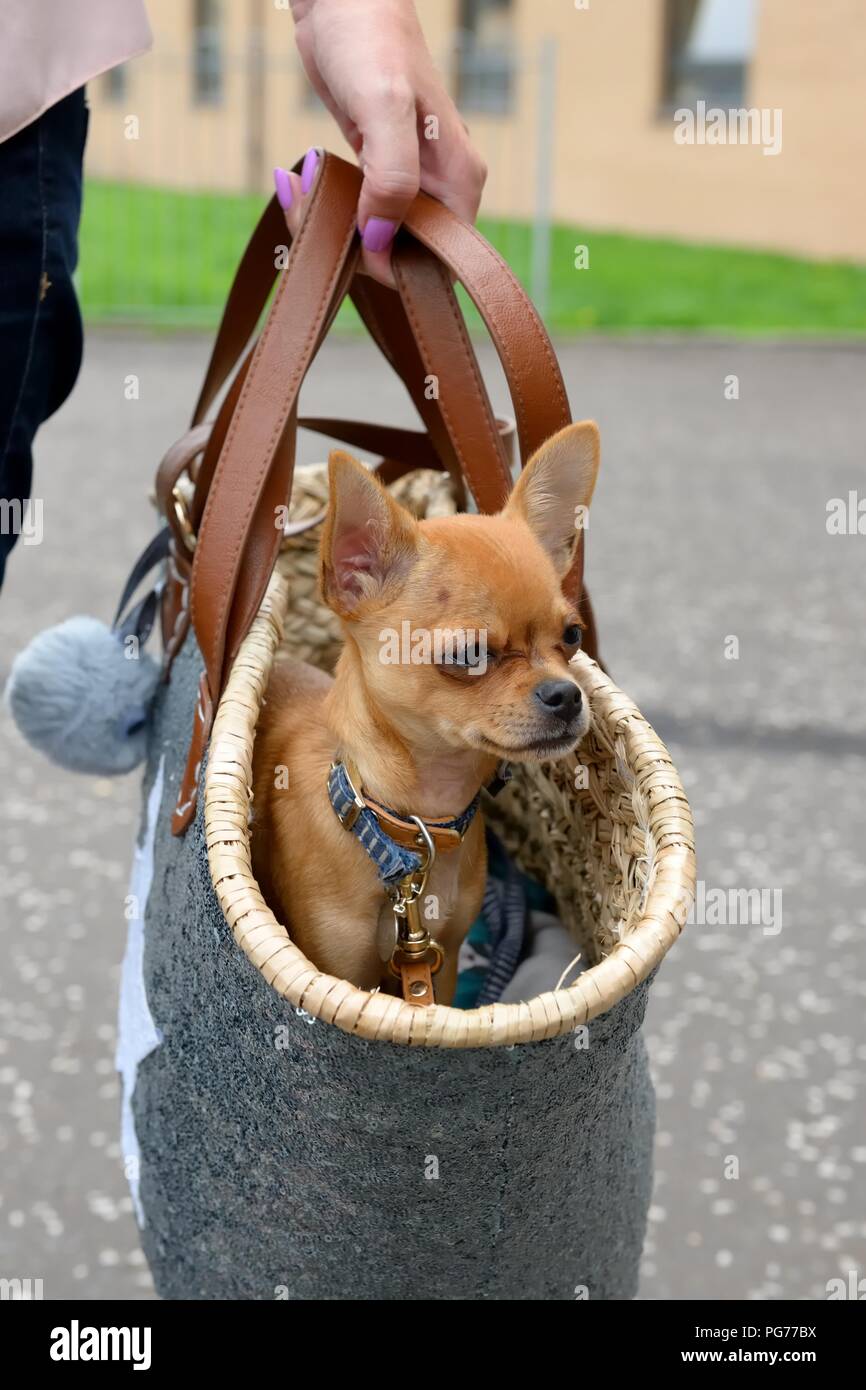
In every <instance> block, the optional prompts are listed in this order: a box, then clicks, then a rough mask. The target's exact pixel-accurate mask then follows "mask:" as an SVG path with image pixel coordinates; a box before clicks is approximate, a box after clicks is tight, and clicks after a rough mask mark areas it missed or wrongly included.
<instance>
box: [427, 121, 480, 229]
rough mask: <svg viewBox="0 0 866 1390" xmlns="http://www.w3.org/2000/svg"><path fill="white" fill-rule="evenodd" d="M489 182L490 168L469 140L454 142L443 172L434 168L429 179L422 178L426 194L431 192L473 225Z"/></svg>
mask: <svg viewBox="0 0 866 1390" xmlns="http://www.w3.org/2000/svg"><path fill="white" fill-rule="evenodd" d="M437 162H438V161H437ZM486 182H487V165H486V164H485V163H484V160H483V159H482V158H481V155H480V154H479V153H478V151H477V150H476V149H475V148H474V147H473V146H472V145H470V143H469V141H468V139H464V140H463V141H459V142H455V145H454V146H453V147H452V154H451V156H450V158H449V159H448V162H447V165H445V167H444V168H443V169H442V170H441V171H440V170H439V169H438V168H436V167H435V165H434V169H432V170H431V172H430V177H429V178H428V177H426V175H425V176H424V177H422V186H423V188H424V189H425V191H426V192H428V193H432V194H433V196H434V197H436V198H438V199H439V200H440V202H442V203H444V204H445V206H446V207H447V208H450V209H451V211H452V212H454V213H456V214H457V216H458V217H461V218H462V219H463V221H464V222H474V221H475V219H476V217H477V216H478V209H479V207H480V206H481V195H482V193H483V192H484V185H485V183H486Z"/></svg>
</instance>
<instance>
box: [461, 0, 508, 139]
mask: <svg viewBox="0 0 866 1390" xmlns="http://www.w3.org/2000/svg"><path fill="white" fill-rule="evenodd" d="M512 8H513V7H512V3H511V0H460V9H459V32H458V34H457V63H456V67H457V82H456V87H457V103H458V105H459V106H460V107H461V108H462V109H463V110H464V111H491V112H500V113H501V112H506V111H510V110H511V105H512V98H513V89H514V40H513V36H512V32H511V24H512Z"/></svg>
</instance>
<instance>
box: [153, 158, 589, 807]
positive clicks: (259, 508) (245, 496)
mask: <svg viewBox="0 0 866 1390" xmlns="http://www.w3.org/2000/svg"><path fill="white" fill-rule="evenodd" d="M360 179H361V175H360V172H359V170H357V169H356V168H355V167H354V166H352V165H349V164H346V163H345V162H344V161H343V160H340V159H337V158H336V157H335V156H333V155H327V154H324V153H323V154H322V156H321V160H320V171H319V175H318V178H317V180H316V182H315V184H314V186H313V189H312V191H311V193H310V194H309V196H308V201H307V206H306V209H305V215H304V220H303V223H302V225H301V229H300V231H299V233H298V235H297V237H296V239H295V241H294V242H293V243H292V244H291V245H290V250H289V256H288V264H287V266H286V269H285V270H284V271H283V272H282V276H281V279H280V284H279V287H278V290H277V294H276V296H275V298H274V301H273V303H272V305H271V308H270V311H269V314H268V318H267V322H266V324H265V327H264V329H263V331H262V333H261V336H260V338H259V340H258V342H257V343H256V344H255V346H254V347H253V348H252V349H251V350H250V351H249V352H247V355H246V358H245V359H244V361H243V362H242V363H241V365H240V367H239V368H238V369H237V371H236V373H235V378H234V380H233V382H232V384H231V386H230V388H229V390H228V392H227V393H226V394H225V396H224V398H223V401H222V404H221V406H220V408H219V411H218V413H217V417H216V420H215V421H214V423H213V425H212V426H211V427H209V429H208V431H207V439H206V441H205V442H204V444H203V446H201V447H200V446H199V441H200V438H201V436H200V435H198V434H197V433H196V431H197V429H198V427H200V426H201V427H202V428H204V427H203V426H202V420H203V417H204V416H205V415H206V413H207V412H208V411H209V409H210V407H211V406H212V405H213V403H214V402H215V401H216V399H217V397H218V396H219V394H220V392H221V391H222V389H223V387H224V386H225V383H226V381H228V379H229V376H230V374H231V373H232V371H233V370H234V369H235V365H236V364H237V362H238V360H239V358H240V357H241V356H242V354H243V352H244V349H245V348H246V345H247V343H248V342H249V339H250V338H251V336H252V334H253V332H254V330H255V327H256V324H257V322H258V319H259V317H260V311H261V307H262V304H263V303H264V300H265V299H266V298H267V294H268V292H269V288H270V285H271V284H272V282H273V278H274V274H275V270H274V262H275V256H274V249H275V247H276V246H277V245H280V244H288V243H289V241H290V238H289V235H288V232H287V230H286V227H285V221H284V219H283V216H282V212H281V210H280V209H279V207H278V205H277V204H276V202H275V201H272V202H271V203H270V204H269V205H268V207H267V208H266V209H265V212H264V214H263V216H262V218H261V219H260V221H259V223H258V225H257V227H256V229H255V231H254V233H253V237H252V238H251V241H250V244H249V246H248V248H247V251H246V252H245V253H244V257H243V258H242V261H241V266H240V269H239V272H238V276H237V277H236V280H235V283H234V285H233V286H232V290H231V292H230V295H229V300H228V303H227V306H226V310H225V313H224V315H223V321H222V323H221V326H220V331H219V333H218V335H217V341H216V344H215V347H214V352H213V354H212V357H211V361H210V364H209V367H208V371H207V373H206V377H205V382H204V385H203V388H202V392H201V395H200V397H199V401H198V403H197V406H196V410H195V412H194V416H193V426H194V429H193V431H191V434H190V435H188V436H187V437H186V439H185V441H181V444H182V445H184V447H183V448H182V449H179V454H178V455H176V456H175V457H173V458H172V460H171V464H170V465H168V464H167V465H166V467H165V469H164V470H161V474H162V476H161V480H160V493H161V501H162V502H163V503H164V504H165V505H166V506H167V505H168V500H169V495H170V488H171V487H172V486H173V482H174V477H173V475H174V471H175V469H176V467H177V463H178V457H179V456H180V455H182V456H184V457H185V458H186V459H189V458H190V457H191V456H192V457H195V456H197V454H196V455H191V451H192V450H193V448H194V447H195V449H196V450H197V453H201V463H200V465H199V467H198V473H197V482H196V491H195V498H194V503H193V515H194V517H195V521H196V526H197V531H198V543H197V546H196V549H195V554H194V559H193V565H192V579H191V610H192V621H193V624H194V626H195V631H196V636H197V639H198V643H199V646H200V649H201V652H202V656H203V659H204V662H205V675H206V686H207V692H206V695H207V698H204V697H203V698H202V701H201V702H200V707H199V717H198V718H197V737H196V739H195V740H194V745H193V747H192V748H191V751H190V759H189V762H188V767H187V776H186V777H185V779H184V788H183V791H182V795H181V802H183V803H185V809H184V812H183V815H182V816H180V817H179V818H178V817H176V825H175V828H176V829H178V830H179V829H182V828H183V825H184V824H185V823H187V822H188V819H189V816H190V814H191V811H190V804H194V780H195V775H197V768H198V766H199V765H200V761H201V754H202V751H203V748H204V745H205V741H206V739H207V736H208V733H209V717H210V710H211V709H212V707H213V705H214V704H215V702H216V700H217V699H218V697H219V694H220V692H221V689H222V686H223V683H224V680H225V677H226V675H227V671H228V668H229V666H230V663H231V660H232V658H233V656H234V654H235V652H236V651H237V648H238V646H239V644H240V641H241V640H242V638H243V636H244V634H245V633H246V631H247V629H248V627H249V623H250V622H251V621H252V618H253V616H254V615H255V612H256V611H257V608H258V605H259V603H260V601H261V597H262V595H263V593H264V589H265V586H266V584H267V580H268V576H269V574H270V571H271V569H272V567H273V563H274V560H275V559H276V554H277V550H278V547H279V541H280V534H279V531H278V529H277V527H276V526H275V524H274V517H275V512H276V510H277V508H278V507H280V506H282V505H284V504H286V503H287V502H288V498H289V495H290V491H291V480H292V471H293V465H294V439H295V433H296V429H297V424H298V417H297V401H298V394H299V391H300V387H301V383H302V381H303V379H304V376H305V374H306V372H307V370H308V368H309V365H310V363H311V361H312V359H313V357H314V356H315V353H316V351H317V349H318V347H319V345H320V343H321V341H322V339H323V338H324V336H325V334H326V332H327V330H328V328H329V326H330V324H331V322H332V321H333V318H334V316H335V315H336V312H337V310H338V308H339V305H340V302H341V300H342V299H343V297H344V296H345V294H346V293H347V292H349V291H350V289H351V292H352V294H353V297H354V298H355V301H356V303H357V305H358V308H359V312H361V314H362V317H363V318H364V321H365V322H366V323H367V324H368V326H369V327H370V329H371V332H372V333H373V336H374V338H375V340H376V341H377V343H378V344H379V346H380V347H381V349H382V350H383V352H384V353H385V355H386V357H388V359H389V360H390V361H391V362H393V364H394V365H395V367H396V368H397V370H398V371H399V373H400V375H401V376H402V377H403V379H404V381H405V382H406V385H407V387H408V389H409V390H410V394H411V396H412V399H413V400H414V402H415V404H416V406H417V408H418V410H419V413H420V414H421V416H422V419H423V420H424V423H425V425H426V426H427V429H428V433H429V436H430V440H431V441H432V451H431V447H430V445H420V447H419V443H418V437H417V436H414V437H413V436H412V432H409V431H406V432H399V431H396V432H395V431H392V432H390V434H389V435H388V438H387V442H386V441H385V437H384V436H383V435H382V434H380V433H379V432H371V429H370V427H369V426H364V425H362V424H360V422H351V421H350V422H342V423H343V424H344V426H345V425H347V426H348V429H349V432H350V433H351V434H352V435H353V437H354V439H355V440H356V441H359V440H360V439H361V438H362V437H363V436H364V434H365V431H366V432H367V438H368V439H369V440H372V439H373V438H374V434H375V437H376V438H377V439H378V440H380V441H381V442H382V443H384V444H385V447H384V448H382V449H381V450H379V444H378V443H377V444H376V446H375V447H376V448H377V450H379V451H381V452H382V453H383V457H384V459H385V460H386V468H385V469H384V470H383V471H384V472H386V473H387V470H388V468H394V467H395V466H396V467H397V468H398V469H400V468H401V467H403V466H404V461H405V460H406V458H407V455H408V453H409V450H410V449H411V451H412V457H413V459H415V460H416V464H415V466H418V462H420V461H421V458H423V460H424V463H425V464H428V465H429V464H430V462H431V461H432V457H433V455H434V453H435V457H436V458H437V459H438V461H440V462H441V463H442V464H443V465H444V466H445V467H446V468H448V469H449V471H451V472H452V474H453V475H454V476H455V477H456V476H457V474H458V471H459V474H460V476H461V477H462V476H465V477H466V478H467V479H468V481H469V483H470V485H471V487H472V490H473V493H474V494H475V496H476V500H477V501H478V504H479V506H480V507H481V508H482V509H483V510H487V511H492V510H495V509H497V508H498V507H500V506H501V505H502V503H503V501H504V500H505V497H506V496H507V492H508V488H509V486H510V477H509V469H508V460H507V454H506V451H505V449H504V448H503V442H502V439H501V437H500V432H499V430H498V428H497V426H496V423H495V421H494V418H493V412H492V409H491V406H490V401H489V398H488V396H487V392H486V390H485V388H484V385H483V381H482V379H481V376H480V372H479V371H478V367H477V363H476V361H475V354H474V351H473V349H472V346H471V343H470V342H469V339H468V336H467V334H466V329H465V325H464V324H463V320H462V316H461V315H460V311H459V306H458V305H457V303H456V298H455V296H454V291H453V288H452V285H451V274H453V275H455V276H456V277H457V278H458V279H459V280H460V281H462V283H463V284H464V285H465V287H466V289H467V291H468V293H469V294H470V296H471V297H472V299H473V300H474V302H475V304H476V305H477V307H478V309H479V311H480V313H481V315H482V318H483V319H484V321H485V323H486V325H487V328H488V330H489V332H490V334H491V336H492V338H493V341H494V344H495V345H496V348H497V351H498V353H499V355H500V358H501V360H502V363H503V367H504V370H505V374H506V378H507V381H508V384H509V387H510V390H511V394H512V399H513V402H514V409H515V414H516V417H517V432H518V436H519V440H520V451H521V457H522V460H523V462H525V461H526V459H527V458H528V457H529V456H530V454H531V453H533V452H534V450H535V449H536V448H538V447H539V445H540V444H541V443H543V442H544V440H545V439H547V438H548V437H549V436H550V434H552V433H553V432H554V431H555V430H557V429H559V428H561V426H562V425H564V424H566V423H567V422H568V420H569V418H570V415H569V409H568V401H567V398H566V394H565V388H564V385H563V383H562V377H561V375H560V372H559V368H558V365H557V363H556V359H555V356H554V354H553V350H552V347H551V345H550V342H549V339H548V337H547V334H546V333H545V331H544V329H543V327H542V326H541V324H540V322H539V320H538V318H537V315H536V314H535V311H534V309H533V308H532V305H531V304H530V302H529V300H528V299H527V297H526V295H525V294H524V292H523V290H522V289H521V287H520V285H519V284H518V282H517V280H516V279H515V277H514V276H513V275H512V274H511V272H510V270H509V269H508V267H507V266H506V265H505V263H504V262H503V261H502V259H501V258H500V257H499V256H498V255H497V254H496V253H495V252H494V251H493V250H492V248H491V247H489V246H488V245H487V243H486V242H485V241H484V240H483V238H482V237H481V236H480V235H479V234H478V233H477V232H476V231H475V229H474V228H472V227H470V226H468V225H466V224H464V223H462V222H460V221H459V220H458V219H457V218H455V217H454V216H453V215H452V214H450V213H448V212H447V211H446V209H445V208H444V207H442V205H441V204H439V203H437V202H435V201H434V200H433V199H431V198H428V197H427V196H426V195H424V194H419V196H418V198H417V199H416V200H415V203H414V204H413V206H412V208H411V209H410V213H409V216H408V218H407V220H406V224H405V227H406V229H407V230H406V232H401V235H400V238H399V239H398V245H397V248H396V251H395V258H394V263H395V274H396V278H397V283H398V287H399V294H395V293H394V292H393V291H389V290H387V289H384V288H383V287H381V286H378V285H374V284H373V282H371V281H365V280H362V278H361V277H358V279H357V280H356V281H355V282H354V284H353V277H354V274H355V266H356V261H357V256H358V238H357V236H356V233H355V210H356V207H357V196H358V190H359V186H360ZM431 377H435V378H438V382H439V390H438V393H436V394H434V395H433V396H432V397H431V398H429V399H428V392H427V390H426V384H427V379H428V378H431ZM335 423H336V422H330V421H328V422H322V421H318V420H316V421H311V422H310V424H311V427H313V428H315V427H317V426H319V425H323V424H324V425H325V426H326V427H329V426H332V425H334V424H335ZM359 447H364V445H363V444H359ZM176 539H177V538H176ZM579 550H580V553H581V554H580V558H579V560H578V564H577V567H576V569H577V575H576V578H577V581H578V582H579V578H580V564H581V562H582V546H581V547H579ZM587 647H588V648H590V650H591V649H592V648H591V644H590V643H589V642H588V643H587ZM191 787H192V793H193V794H192V796H190V789H191Z"/></svg>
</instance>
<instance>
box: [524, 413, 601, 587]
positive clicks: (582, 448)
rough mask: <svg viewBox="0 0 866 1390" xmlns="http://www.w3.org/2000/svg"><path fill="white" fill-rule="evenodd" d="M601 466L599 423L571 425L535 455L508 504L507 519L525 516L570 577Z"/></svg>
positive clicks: (543, 445) (553, 559)
mask: <svg viewBox="0 0 866 1390" xmlns="http://www.w3.org/2000/svg"><path fill="white" fill-rule="evenodd" d="M598 464H599V437H598V426H597V425H596V423H595V421H594V420H581V421H580V422H579V423H578V424H575V425H566V426H565V429H562V430H560V431H559V433H558V434H554V435H551V437H550V439H548V440H547V441H546V443H544V444H542V446H541V448H540V449H539V450H538V451H537V452H536V453H534V454H533V455H532V458H531V459H530V460H529V462H528V464H527V465H526V467H525V468H524V470H523V472H522V473H521V475H520V477H519V478H518V480H517V482H516V484H515V486H514V491H513V492H512V494H511V496H510V497H509V499H508V503H507V505H506V507H505V514H506V515H511V516H520V517H522V518H523V520H524V521H525V522H526V523H527V525H528V526H529V528H530V530H531V531H533V532H534V534H535V537H536V539H537V540H538V541H539V542H540V543H541V545H542V546H543V547H544V549H545V550H546V551H547V553H548V555H549V556H550V558H551V560H552V561H553V563H554V566H555V568H556V570H557V572H558V573H559V574H567V572H568V570H569V568H570V567H571V562H572V559H573V556H574V547H575V544H576V542H577V538H578V536H579V535H580V532H581V529H582V528H583V527H584V526H585V525H586V513H587V510H588V508H589V504H590V502H591V501H592V494H593V491H594V489H595V479H596V475H597V474H598Z"/></svg>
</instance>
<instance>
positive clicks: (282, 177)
mask: <svg viewBox="0 0 866 1390" xmlns="http://www.w3.org/2000/svg"><path fill="white" fill-rule="evenodd" d="M274 187H275V188H276V190H277V202H278V203H279V205H280V207H281V208H282V209H283V210H284V211H285V209H286V208H290V207H291V206H292V183H291V179H290V178H289V175H288V172H287V171H286V170H285V169H275V170H274Z"/></svg>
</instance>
